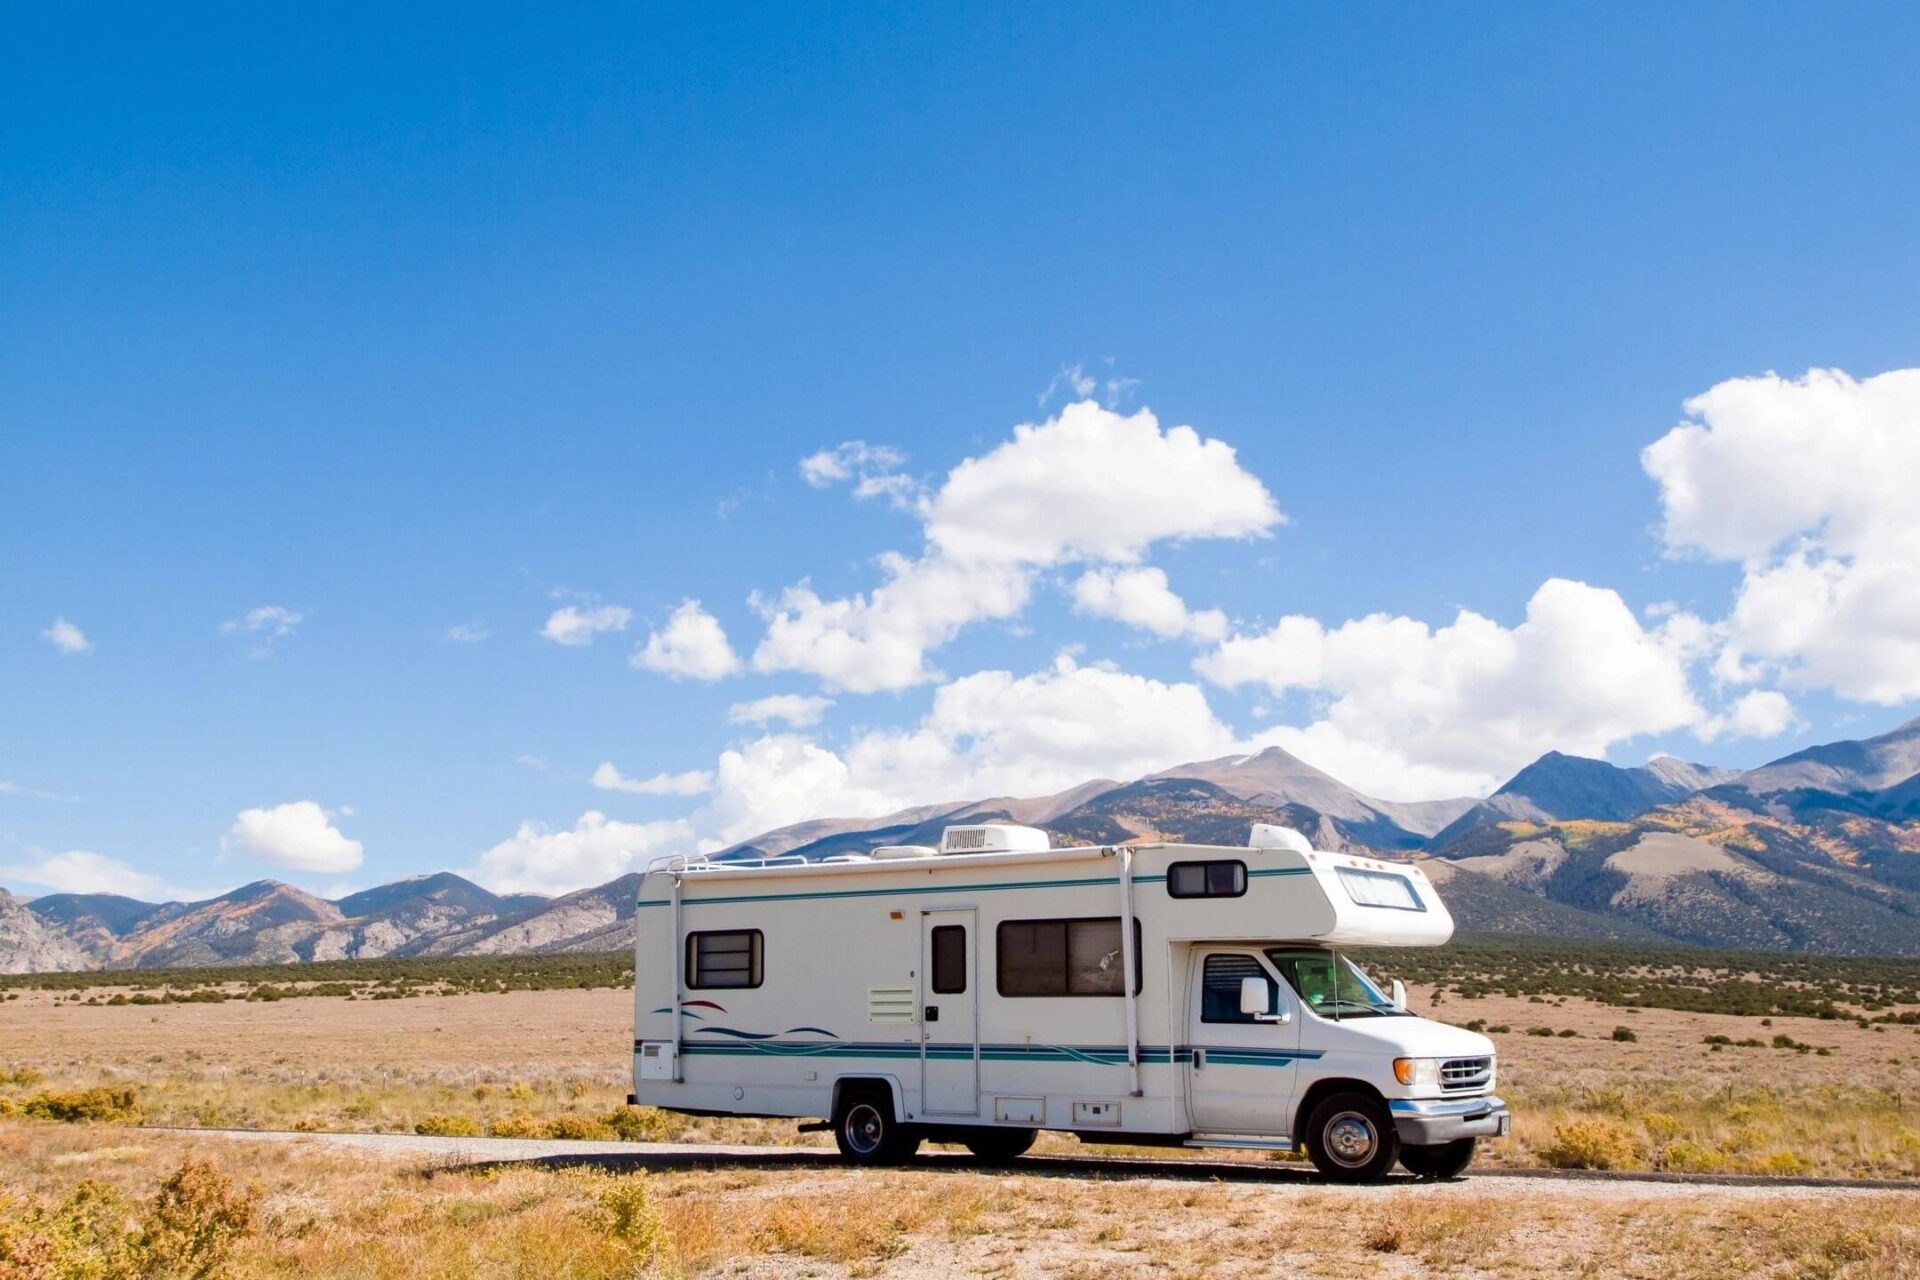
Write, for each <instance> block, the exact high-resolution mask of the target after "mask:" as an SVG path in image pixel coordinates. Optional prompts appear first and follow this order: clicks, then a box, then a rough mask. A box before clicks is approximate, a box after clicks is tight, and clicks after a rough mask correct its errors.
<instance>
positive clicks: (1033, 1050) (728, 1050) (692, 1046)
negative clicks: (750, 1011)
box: [681, 1040, 1320, 1067]
mask: <svg viewBox="0 0 1920 1280" xmlns="http://www.w3.org/2000/svg"><path fill="white" fill-rule="evenodd" d="M1200 1048H1202V1049H1205V1050H1206V1052H1207V1060H1208V1061H1209V1062H1217V1063H1220V1064H1222V1065H1230V1066H1246V1067H1285V1066H1290V1065H1292V1064H1293V1063H1294V1062H1295V1061H1297V1060H1300V1059H1313V1058H1318V1057H1319V1056H1320V1053H1319V1051H1318V1050H1312V1049H1305V1050H1295V1049H1255V1048H1249V1047H1242V1046H1238V1045H1229V1046H1222V1047H1215V1046H1211V1045H1201V1046H1200ZM1193 1049H1194V1046H1192V1045H1184V1044H1183V1045H1179V1046H1177V1047H1175V1048H1174V1049H1173V1050H1171V1051H1169V1050H1168V1049H1167V1047H1166V1046H1165V1045H1142V1046H1141V1047H1140V1061H1141V1062H1143V1063H1149V1064H1151V1063H1165V1062H1168V1061H1169V1060H1171V1061H1173V1062H1191V1061H1192V1060H1193ZM920 1050H921V1046H920V1045H918V1044H913V1043H902V1042H865V1043H854V1042H848V1041H840V1042H833V1041H828V1042H824V1043H823V1042H821V1041H804V1040H802V1041H795V1040H781V1041H768V1040H747V1041H730V1042H727V1043H724V1044H716V1043H689V1044H684V1045H682V1046H681V1052H682V1053H684V1054H687V1055H689V1056H697V1057H710V1058H746V1057H755V1056H760V1057H777V1058H778V1057H793V1058H865V1059H870V1060H874V1061H892V1062H902V1061H913V1060H915V1059H918V1058H919V1057H920ZM926 1056H927V1057H928V1058H931V1059H934V1060H936V1061H944V1062H965V1061H970V1060H971V1059H972V1058H973V1046H972V1045H969V1044H957V1045H948V1044H938V1045H927V1046H926ZM980 1058H981V1060H982V1061H984V1062H1083V1063H1087V1064H1090V1065H1092V1066H1097V1067H1120V1066H1125V1065H1126V1063H1127V1050H1126V1047H1125V1046H1124V1045H1066V1044H1046V1045H1042V1044H1035V1045H1025V1044H983V1045H981V1046H980Z"/></svg>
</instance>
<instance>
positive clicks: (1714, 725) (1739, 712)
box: [1694, 689, 1801, 742]
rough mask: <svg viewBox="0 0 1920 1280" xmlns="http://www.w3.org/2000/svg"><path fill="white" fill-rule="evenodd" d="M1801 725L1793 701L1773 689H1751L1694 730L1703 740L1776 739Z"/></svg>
mask: <svg viewBox="0 0 1920 1280" xmlns="http://www.w3.org/2000/svg"><path fill="white" fill-rule="evenodd" d="M1800 724H1801V720H1800V716H1799V714H1798V713H1797V712H1796V711H1794V709H1793V702H1792V700H1791V699H1789V698H1788V697H1787V695H1786V694H1784V693H1781V692H1779V691H1778V690H1777V689H1755V690H1753V691H1752V692H1751V693H1746V694H1742V695H1741V696H1740V697H1738V698H1736V699H1734V702H1733V705H1732V706H1730V707H1729V708H1727V710H1726V711H1725V712H1724V713H1723V714H1720V715H1715V716H1709V717H1708V718H1707V719H1706V721H1705V722H1704V723H1702V724H1701V725H1700V726H1699V728H1697V729H1696V730H1695V731H1694V732H1695V733H1696V734H1697V735H1698V736H1699V737H1700V739H1701V740H1702V741H1704V742H1711V741H1713V740H1714V739H1716V738H1721V737H1729V738H1777V737H1779V736H1780V735H1781V734H1783V733H1785V732H1786V731H1787V730H1789V729H1795V728H1798V727H1799V726H1800Z"/></svg>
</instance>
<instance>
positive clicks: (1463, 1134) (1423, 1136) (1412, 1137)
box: [1387, 1094, 1513, 1147]
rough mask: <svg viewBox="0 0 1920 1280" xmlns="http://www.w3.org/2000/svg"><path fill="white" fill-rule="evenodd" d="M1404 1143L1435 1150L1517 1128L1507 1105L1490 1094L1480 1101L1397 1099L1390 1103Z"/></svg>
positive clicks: (1465, 1099) (1498, 1135) (1389, 1109)
mask: <svg viewBox="0 0 1920 1280" xmlns="http://www.w3.org/2000/svg"><path fill="white" fill-rule="evenodd" d="M1387 1110H1388V1111H1390V1112H1392V1113H1393V1127H1394V1128H1395V1129H1397V1130H1399V1132H1400V1141H1402V1142H1404V1143H1406V1144H1407V1145H1408V1146H1410V1147H1431V1146H1434V1145H1436V1144H1438V1143H1442V1142H1455V1141H1458V1140H1459V1139H1461V1138H1496V1137H1502V1136H1504V1135H1505V1134H1506V1133H1507V1132H1508V1131H1509V1130H1511V1128H1512V1126H1513V1114H1512V1113H1511V1112H1509V1111H1508V1110H1507V1104H1506V1103H1504V1102H1502V1101H1501V1100H1500V1099H1498V1098H1496V1097H1493V1096H1492V1095H1491V1094H1488V1095H1486V1096H1483V1097H1479V1098H1435V1099H1432V1100H1418V1101H1416V1100H1413V1099H1407V1098H1397V1099H1394V1100H1392V1101H1390V1102H1388V1103H1387Z"/></svg>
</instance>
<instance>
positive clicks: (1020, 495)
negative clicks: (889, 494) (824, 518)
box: [753, 401, 1284, 693]
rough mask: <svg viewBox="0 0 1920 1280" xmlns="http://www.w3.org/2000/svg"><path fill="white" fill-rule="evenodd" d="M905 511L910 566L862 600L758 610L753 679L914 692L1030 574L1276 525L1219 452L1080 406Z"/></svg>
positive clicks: (975, 461) (1020, 591)
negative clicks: (921, 539) (917, 548)
mask: <svg viewBox="0 0 1920 1280" xmlns="http://www.w3.org/2000/svg"><path fill="white" fill-rule="evenodd" d="M820 457H821V455H815V459H819V458H820ZM810 461H814V460H810ZM832 465H837V464H835V463H834V460H832V459H827V460H826V461H820V462H817V463H816V467H815V469H816V470H817V471H818V470H822V469H823V468H824V469H827V470H831V469H832ZM916 509H917V510H920V511H921V512H922V513H923V514H924V517H925V520H926V529H925V532H926V540H927V545H926V547H925V549H924V551H923V554H922V555H921V556H920V557H919V558H918V559H912V558H909V557H907V556H905V555H901V554H899V553H893V552H890V553H888V554H886V555H883V556H880V557H879V558H878V563H879V565H880V568H881V571H882V573H883V574H884V575H885V579H886V580H885V581H884V582H883V583H882V584H881V585H880V586H879V587H876V588H875V589H874V590H873V591H872V592H871V593H856V594H854V595H851V596H847V597H842V598H839V599H828V598H823V597H821V596H820V595H819V594H818V593H816V592H815V591H814V590H813V588H812V587H811V585H810V584H808V583H806V582H802V583H799V584H797V585H795V586H792V587H789V588H787V589H786V590H785V591H784V592H782V593H781V594H780V595H779V596H778V597H776V598H774V599H773V600H771V601H764V600H756V602H755V603H756V605H757V606H758V607H759V608H760V610H761V612H762V614H763V615H764V616H765V617H766V618H767V622H768V625H767V634H766V637H765V638H764V639H763V640H762V642H761V643H760V645H759V647H758V648H757V649H756V650H755V652H754V655H753V663H754V666H755V667H756V668H757V669H759V670H761V671H804V672H808V673H810V674H812V675H815V676H817V677H819V678H820V679H821V680H822V681H824V682H825V683H826V684H827V685H828V686H829V687H831V688H835V689H846V690H849V691H852V692H856V693H872V692H879V691H883V690H896V689H904V688H908V687H910V686H912V685H916V684H924V683H926V682H928V681H931V680H935V679H938V678H939V674H940V673H939V672H938V671H937V670H936V669H935V668H934V667H933V666H932V665H931V664H930V663H929V662H928V661H927V655H928V654H929V653H930V652H931V651H932V650H934V649H937V648H939V647H940V646H942V645H944V644H946V643H947V642H948V641H950V640H951V639H953V637H954V636H955V635H957V634H958V633H959V632H960V630H961V629H962V628H964V627H966V626H967V625H968V624H970V623H974V622H980V621H988V620H994V619H1009V618H1013V617H1015V616H1016V615H1018V614H1019V613H1020V611H1021V610H1023V609H1024V608H1025V607H1026V604H1027V601H1028V599H1029V597H1030V596H1031V593H1032V585H1033V578H1034V573H1035V570H1036V569H1038V568H1041V567H1045V566H1050V565H1055V564H1062V563H1069V562H1073V561H1089V560H1090V561H1096V562H1100V563H1114V564H1132V563H1134V562H1136V561H1138V560H1139V558H1140V557H1141V556H1142V555H1143V554H1144V553H1145V551H1146V550H1147V548H1148V547H1149V546H1151V545H1152V544H1153V543H1155V542H1159V541H1164V540H1169V539H1171V540H1184V539H1189V538H1249V537H1257V536H1261V535H1264V534H1266V533H1267V532H1268V531H1270V530H1271V529H1272V528H1273V526H1275V525H1276V524H1278V523H1280V522H1281V521H1282V520H1283V519H1284V517H1283V516H1282V515H1281V514H1280V510H1279V508H1278V507H1277V506H1276V505H1275V504H1274V501H1273V497H1272V495H1270V494H1269V493H1268V492H1267V490H1266V487H1265V486H1264V485H1262V484H1261V483H1260V481H1259V480H1258V479H1257V478H1256V477H1254V476H1253V475H1252V474H1250V473H1248V472H1247V471H1244V470H1242V469H1241V467H1240V465H1239V463H1238V462H1237V461H1235V458H1234V452H1233V450H1232V449H1231V448H1230V447H1228V446H1227V445H1226V444H1224V443H1222V442H1221V441H1218V440H1203V439H1202V438H1201V437H1200V435H1199V434H1198V433H1197V432H1195V431H1194V430H1193V429H1192V428H1191V427H1172V428H1169V429H1167V430H1164V431H1163V430H1162V429H1161V428H1160V424H1159V422H1158V420H1157V419H1155V418H1154V416H1153V415H1152V414H1151V413H1150V412H1147V411H1145V410H1142V411H1141V412H1139V413H1135V414H1132V415H1122V414H1118V413H1115V412H1113V411H1111V410H1109V409H1103V408H1101V407H1100V406H1099V405H1097V404H1094V403H1092V402H1090V401H1083V402H1080V403H1077V404H1072V405H1069V406H1067V407H1066V408H1065V409H1063V410H1062V411H1061V412H1060V414H1059V415H1058V416H1057V417H1055V418H1052V419H1049V420H1048V421H1046V422H1043V423H1039V424H1024V425H1021V426H1019V427H1016V428H1015V430H1014V437H1013V439H1012V440H1010V441H1007V442H1006V443H1004V444H1002V445H1000V446H998V447H997V448H995V449H993V450H991V451H989V452H988V453H986V454H984V455H982V456H980V457H978V458H969V459H967V460H966V461H964V462H962V463H961V464H960V465H959V466H957V467H955V468H954V469H953V470H952V472H950V473H949V474H948V476H947V478H946V481H945V483H944V484H943V485H942V486H941V487H940V489H939V490H938V492H936V493H934V494H932V495H931V496H930V497H926V498H924V499H922V500H921V501H919V502H918V503H917V504H916ZM1202 625H1207V624H1205V623H1203V624H1202Z"/></svg>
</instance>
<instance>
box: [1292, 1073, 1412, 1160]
mask: <svg viewBox="0 0 1920 1280" xmlns="http://www.w3.org/2000/svg"><path fill="white" fill-rule="evenodd" d="M1306 1138H1307V1155H1308V1156H1309V1157H1310V1158H1311V1159H1312V1160H1313V1166H1314V1168H1316V1169H1318V1170H1319V1171H1320V1173H1321V1175H1322V1176H1323V1177H1326V1178H1328V1179H1331V1180H1332V1181H1334V1182H1378V1181H1380V1180H1381V1179H1382V1178H1384V1177H1386V1176H1387V1172H1388V1171H1389V1170H1390V1169H1392V1168H1393V1162H1394V1161H1395V1160H1397V1159H1399V1158H1400V1135H1399V1134H1398V1133H1397V1132H1395V1131H1394V1127H1393V1117H1392V1116H1390V1115H1388V1114H1387V1108H1386V1106H1385V1105H1384V1104H1382V1103H1381V1101H1380V1100H1379V1099H1378V1098H1374V1097H1369V1096H1368V1095H1367V1094H1364V1093H1336V1094H1334V1095H1333V1096H1332V1097H1330V1098H1325V1099H1323V1100H1322V1101H1321V1103H1320V1105H1319V1106H1317V1107H1315V1108H1314V1109H1313V1114H1312V1115H1311V1116H1309V1117H1307V1132H1306Z"/></svg>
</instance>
